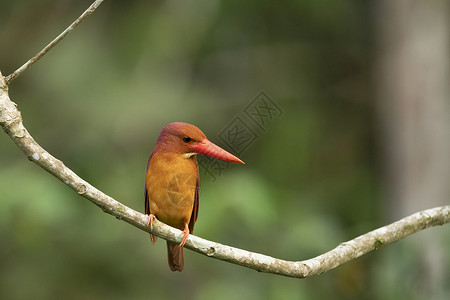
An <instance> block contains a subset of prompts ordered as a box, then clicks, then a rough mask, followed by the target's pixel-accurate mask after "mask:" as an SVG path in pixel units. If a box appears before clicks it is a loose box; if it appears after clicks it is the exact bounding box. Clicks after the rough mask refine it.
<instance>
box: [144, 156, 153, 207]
mask: <svg viewBox="0 0 450 300" xmlns="http://www.w3.org/2000/svg"><path fill="white" fill-rule="evenodd" d="M152 156H153V151H152V154H150V157H149V158H148V162H147V169H145V182H144V201H145V214H146V215H149V214H150V203H149V199H148V191H147V182H146V181H147V172H148V166H149V165H150V160H151V159H152Z"/></svg>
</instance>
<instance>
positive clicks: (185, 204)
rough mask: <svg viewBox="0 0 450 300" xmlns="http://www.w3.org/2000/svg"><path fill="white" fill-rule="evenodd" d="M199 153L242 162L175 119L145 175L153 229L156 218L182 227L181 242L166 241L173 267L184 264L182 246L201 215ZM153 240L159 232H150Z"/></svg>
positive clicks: (147, 208) (163, 134)
mask: <svg viewBox="0 0 450 300" xmlns="http://www.w3.org/2000/svg"><path fill="white" fill-rule="evenodd" d="M197 154H204V155H208V156H211V157H214V158H217V159H220V160H224V161H228V162H233V163H238V164H243V163H244V162H243V161H242V160H240V159H239V158H237V157H236V156H234V155H232V154H230V153H228V152H227V151H225V150H223V149H222V148H220V147H219V146H217V145H215V144H213V143H212V142H210V141H209V140H208V139H207V138H206V136H205V134H204V133H203V132H202V131H201V130H200V129H198V128H197V127H195V126H194V125H191V124H187V123H181V122H175V123H170V124H169V125H167V126H165V127H164V128H163V129H162V130H161V133H160V134H159V137H158V141H157V142H156V146H155V148H154V149H153V151H152V154H151V155H150V158H149V160H148V164H147V173H146V175H145V213H146V214H148V215H149V220H148V223H149V225H150V229H152V227H153V226H152V222H153V219H155V218H157V219H158V220H160V221H161V222H163V223H166V224H167V225H170V226H172V227H175V228H178V229H180V230H183V239H182V241H181V244H180V245H177V244H175V243H172V242H169V241H168V242H167V256H168V260H169V267H170V269H171V270H172V271H180V272H181V271H182V270H183V267H184V257H183V246H184V243H185V242H186V239H187V237H188V236H189V233H193V231H194V223H195V221H196V220H197V215H198V205H199V203H198V202H199V201H198V189H199V175H198V166H197V158H196V156H197ZM150 239H151V240H152V243H155V242H156V236H154V235H152V234H150Z"/></svg>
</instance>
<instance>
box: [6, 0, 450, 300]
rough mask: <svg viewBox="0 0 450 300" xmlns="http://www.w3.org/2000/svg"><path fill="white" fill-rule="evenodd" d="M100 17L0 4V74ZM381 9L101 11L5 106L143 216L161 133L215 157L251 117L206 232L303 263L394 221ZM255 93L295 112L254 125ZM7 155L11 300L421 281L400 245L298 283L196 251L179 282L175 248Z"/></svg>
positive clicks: (27, 76)
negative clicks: (375, 82) (200, 143)
mask: <svg viewBox="0 0 450 300" xmlns="http://www.w3.org/2000/svg"><path fill="white" fill-rule="evenodd" d="M89 4H90V1H69V0H63V1H61V0H60V1H55V0H42V1H38V2H33V1H23V0H19V1H5V0H2V1H1V7H2V9H1V10H0V41H2V42H1V43H0V69H1V71H2V73H3V74H9V73H11V72H12V71H14V70H15V69H16V68H17V67H18V66H20V65H21V64H23V63H24V62H25V61H26V60H27V59H29V58H30V57H31V56H32V55H34V54H35V53H36V52H37V51H39V50H40V49H41V48H42V47H43V46H45V45H46V44H47V43H48V42H49V41H50V40H51V39H53V38H54V37H55V36H56V35H57V34H58V33H59V32H61V31H62V30H63V29H64V28H66V27H67V26H68V25H69V24H70V23H71V22H72V21H73V20H74V19H75V18H76V17H78V16H79V14H80V13H81V12H82V11H84V10H85V9H86V8H87V7H88V5H89ZM372 5H373V3H372V2H371V1H344V2H340V1H328V0H321V1H313V0H306V1H298V0H283V1H277V2H275V1H236V0H230V1H218V0H201V1H191V0H188V1H174V0H171V1H105V2H104V3H103V4H102V5H101V6H100V7H99V9H98V10H97V11H96V12H95V13H94V14H93V15H92V16H91V17H89V18H88V19H87V20H86V21H85V22H84V23H83V24H81V25H80V26H79V27H78V28H77V29H76V30H75V31H74V32H73V33H72V34H71V35H70V36H68V37H67V39H65V40H64V41H63V42H62V43H60V44H58V45H57V47H56V48H54V49H53V50H52V52H50V53H49V54H48V55H47V56H45V57H44V58H43V59H42V60H41V61H39V62H38V63H36V64H35V65H34V66H33V67H32V68H31V69H29V70H28V71H27V72H25V73H24V74H23V75H22V76H21V77H20V78H19V79H17V80H16V81H14V82H13V84H12V85H11V86H10V96H11V98H12V100H13V101H15V102H16V103H17V104H18V106H19V109H20V110H21V112H22V114H23V117H24V120H25V125H26V126H27V127H28V129H29V131H30V132H31V134H32V135H33V136H34V138H35V139H36V140H37V141H38V142H39V143H40V144H41V145H42V146H43V147H44V148H45V149H47V150H48V151H49V152H50V153H52V154H53V155H54V156H56V157H57V158H59V159H61V160H62V161H64V163H65V164H66V165H67V166H68V167H70V168H71V169H72V170H74V171H75V172H76V173H78V174H79V175H80V176H81V177H83V178H84V179H86V180H87V181H89V182H90V183H91V184H93V185H94V186H96V187H97V188H99V189H101V190H103V191H104V192H105V193H107V194H109V195H111V196H113V197H115V198H116V199H117V200H119V201H121V202H122V203H124V204H125V205H128V206H130V207H132V208H134V209H136V210H140V211H143V209H144V202H143V200H144V199H143V181H144V172H145V166H146V163H147V158H148V155H149V154H150V152H151V150H152V148H153V146H154V143H155V141H156V138H157V135H158V133H159V130H160V129H161V128H162V127H163V126H164V125H166V124H167V123H170V122H173V121H184V122H189V123H193V124H195V125H197V126H199V127H200V128H201V129H202V130H203V131H204V132H205V133H206V135H207V136H208V137H209V138H210V139H211V140H212V141H215V142H217V143H218V144H221V143H220V139H219V138H218V136H219V133H220V132H221V131H222V130H223V129H224V127H225V126H226V125H227V124H229V122H230V121H231V120H233V119H234V118H235V117H236V116H240V117H242V118H243V120H244V122H246V124H247V125H248V126H250V127H251V128H252V129H253V130H255V132H256V133H257V134H258V137H259V138H258V139H257V140H256V141H255V143H253V144H252V145H251V146H250V147H249V148H248V149H247V150H246V151H245V152H244V153H243V154H242V155H241V158H242V159H243V160H244V161H245V162H246V165H245V166H230V168H229V169H228V170H227V171H226V172H224V173H223V174H222V175H221V176H218V177H217V178H216V180H213V178H211V177H210V176H207V175H202V178H201V201H200V212H199V219H198V222H197V223H196V230H195V233H196V234H197V235H199V236H201V237H204V238H206V239H211V240H214V241H218V242H220V243H224V244H229V245H232V246H235V247H239V248H243V249H247V250H251V251H257V252H261V253H264V254H268V255H271V256H274V257H279V258H283V259H289V260H302V259H307V258H310V257H313V256H316V255H319V254H321V253H323V252H325V251H328V250H330V249H332V248H333V247H335V246H336V245H338V244H339V243H341V242H343V241H345V240H348V239H351V238H353V237H355V236H357V235H359V234H362V233H365V232H367V231H369V230H371V229H374V228H376V227H379V226H381V225H384V224H386V223H387V220H386V218H385V215H386V214H385V207H384V206H383V204H384V202H383V201H382V200H381V199H380V188H379V181H380V178H379V177H380V176H379V169H380V166H379V154H378V151H377V149H378V148H377V146H376V142H377V128H376V126H375V123H374V103H373V99H372V96H371V91H370V66H371V63H372V60H373V54H372V45H373V36H372V28H371V20H372V15H371V6H372ZM262 90H264V91H266V92H267V93H268V95H270V96H271V99H272V100H273V101H274V102H275V103H276V104H277V105H279V106H280V107H281V108H282V109H283V111H284V114H283V115H282V116H281V117H280V118H277V119H274V120H272V121H270V122H268V123H267V124H266V127H265V128H264V130H262V129H260V128H258V127H257V126H256V125H255V124H254V123H252V121H251V120H250V119H249V118H248V117H246V115H245V114H244V113H243V111H244V109H245V107H246V106H247V105H248V104H249V103H250V102H251V101H252V100H253V99H254V97H255V96H256V95H257V94H258V93H259V92H260V91H262ZM221 146H224V145H222V144H221ZM0 151H1V152H0V153H1V155H0V191H1V196H0V245H1V246H0V265H1V269H2V272H0V298H1V299H26V298H30V297H32V298H33V299H59V298H64V299H99V298H102V299H105V298H106V299H124V298H129V299H148V298H155V299H176V298H183V299H293V298H295V299H322V298H327V299H330V298H331V299H415V298H414V289H411V288H410V287H409V285H408V281H407V276H404V277H401V278H398V277H395V276H399V274H402V276H403V275H404V274H407V272H408V270H409V269H411V268H414V261H410V260H408V255H407V253H408V251H410V250H411V247H407V246H405V243H404V242H400V243H397V244H396V245H394V246H390V247H387V248H383V250H381V251H379V252H376V253H372V254H369V255H367V256H365V257H363V258H360V259H358V260H356V261H354V262H351V263H349V264H347V265H344V266H342V267H340V268H338V269H336V270H334V271H331V272H329V273H326V274H324V275H321V276H317V277H313V278H308V279H304V280H298V279H292V278H284V277H280V276H274V275H268V274H260V273H256V272H254V271H252V270H248V269H245V268H242V267H239V266H235V265H231V264H227V263H224V262H221V261H216V260H212V259H208V258H206V257H203V256H200V255H198V254H196V253H193V252H191V251H189V250H186V251H185V260H186V262H185V264H186V267H185V270H184V271H183V272H182V273H172V272H171V271H170V270H169V267H168V266H167V258H166V253H165V251H166V246H165V243H164V241H162V240H159V242H158V243H157V244H156V245H155V246H152V245H151V243H150V240H149V238H148V235H147V234H145V233H143V232H141V231H139V230H136V229H135V228H133V227H131V226H128V225H126V224H125V223H123V222H120V221H118V220H116V219H114V218H111V217H110V216H108V215H105V214H104V213H103V212H102V211H101V210H99V209H97V208H96V207H94V206H93V205H92V204H90V203H89V202H88V201H86V200H84V199H83V198H81V197H79V196H78V195H77V194H76V193H74V192H73V191H72V190H70V189H69V188H67V187H65V186H64V184H62V183H61V182H59V181H58V180H56V179H54V178H53V177H51V176H49V175H48V174H46V173H45V172H44V171H43V170H41V169H39V168H38V167H36V166H35V165H33V164H31V163H29V162H28V161H27V160H26V158H25V157H24V156H23V154H22V153H21V152H20V151H19V149H18V148H17V147H16V146H15V145H14V144H13V143H12V142H11V141H10V140H9V138H8V137H7V136H6V135H4V134H3V135H0ZM446 243H447V245H446V246H447V249H449V248H450V245H449V243H450V241H449V240H448V239H447V241H446ZM409 246H411V245H409ZM416 247H419V246H418V245H416ZM415 251H420V247H419V249H417V250H415ZM448 253H450V251H448ZM436 293H437V294H436V295H439V296H442V295H448V294H449V291H448V290H447V291H441V290H438V291H436ZM445 293H447V294H445ZM431 298H433V297H431Z"/></svg>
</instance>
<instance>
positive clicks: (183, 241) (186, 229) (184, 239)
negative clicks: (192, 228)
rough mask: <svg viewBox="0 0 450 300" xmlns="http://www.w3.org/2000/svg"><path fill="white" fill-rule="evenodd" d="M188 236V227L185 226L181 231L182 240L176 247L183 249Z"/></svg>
mask: <svg viewBox="0 0 450 300" xmlns="http://www.w3.org/2000/svg"><path fill="white" fill-rule="evenodd" d="M188 236H189V227H188V225H187V224H186V225H185V227H184V230H183V239H182V240H181V243H180V245H179V246H178V247H183V246H184V244H185V243H186V240H187V238H188Z"/></svg>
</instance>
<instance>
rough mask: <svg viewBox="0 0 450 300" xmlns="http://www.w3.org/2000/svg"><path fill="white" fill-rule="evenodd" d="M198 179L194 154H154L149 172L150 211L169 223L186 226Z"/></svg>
mask: <svg viewBox="0 0 450 300" xmlns="http://www.w3.org/2000/svg"><path fill="white" fill-rule="evenodd" d="M197 179H198V169H197V162H196V159H195V157H191V158H186V157H184V156H182V155H180V154H172V155H169V154H158V155H154V156H153V157H152V159H151V160H150V163H149V167H148V171H147V176H146V185H147V192H148V198H149V207H150V212H151V213H153V214H154V215H156V217H157V218H158V219H160V220H161V221H162V222H164V223H166V224H169V225H172V226H175V227H183V224H184V222H189V219H190V217H191V213H192V209H193V205H194V198H195V189H196V185H197Z"/></svg>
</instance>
